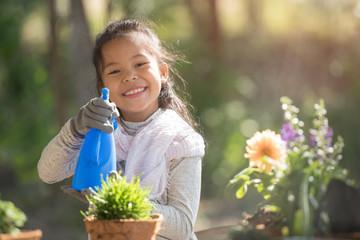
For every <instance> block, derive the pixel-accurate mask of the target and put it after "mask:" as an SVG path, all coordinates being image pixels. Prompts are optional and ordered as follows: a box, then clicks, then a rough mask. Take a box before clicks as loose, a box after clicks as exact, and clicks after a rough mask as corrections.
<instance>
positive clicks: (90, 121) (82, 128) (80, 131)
mask: <svg viewBox="0 0 360 240" xmlns="http://www.w3.org/2000/svg"><path fill="white" fill-rule="evenodd" d="M119 116H120V114H119V111H118V109H117V108H116V105H115V103H110V102H109V101H108V100H103V99H102V98H101V97H99V98H93V99H91V100H90V101H89V102H88V103H87V104H86V105H84V106H83V107H81V108H80V111H79V113H78V114H77V115H76V117H74V118H72V119H71V120H70V121H71V129H72V131H73V133H74V135H77V136H81V137H85V136H86V134H87V133H88V131H90V129H92V128H97V129H100V130H102V131H104V132H106V133H111V132H113V131H114V126H113V124H112V122H111V118H113V117H115V118H116V117H119Z"/></svg>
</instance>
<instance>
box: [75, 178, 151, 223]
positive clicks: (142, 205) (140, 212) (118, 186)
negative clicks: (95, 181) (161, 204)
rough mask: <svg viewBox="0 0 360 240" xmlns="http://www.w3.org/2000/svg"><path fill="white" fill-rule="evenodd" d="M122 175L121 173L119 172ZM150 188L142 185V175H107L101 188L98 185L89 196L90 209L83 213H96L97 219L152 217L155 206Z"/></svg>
mask: <svg viewBox="0 0 360 240" xmlns="http://www.w3.org/2000/svg"><path fill="white" fill-rule="evenodd" d="M119 175H120V173H119ZM149 193H150V189H148V188H143V187H141V186H140V177H136V178H132V179H131V181H130V183H128V182H127V180H126V177H122V178H121V177H118V178H116V177H115V176H113V177H109V176H108V177H107V178H106V181H104V180H102V184H101V188H99V187H96V191H94V190H92V194H91V196H90V197H88V201H89V202H90V206H89V209H88V210H87V211H86V212H85V213H84V212H82V214H83V215H84V216H85V217H86V216H90V215H94V216H95V218H96V219H97V220H110V219H144V220H145V219H150V218H151V211H152V210H153V206H152V204H151V202H150V201H149V198H148V195H149Z"/></svg>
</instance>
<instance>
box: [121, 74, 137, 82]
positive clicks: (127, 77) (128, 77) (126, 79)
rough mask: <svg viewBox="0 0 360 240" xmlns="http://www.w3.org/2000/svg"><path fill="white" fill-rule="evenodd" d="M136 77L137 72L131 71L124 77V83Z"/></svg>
mask: <svg viewBox="0 0 360 240" xmlns="http://www.w3.org/2000/svg"><path fill="white" fill-rule="evenodd" d="M136 79H137V76H136V74H135V73H130V74H128V75H127V76H126V77H125V78H124V79H123V83H128V82H130V81H134V80H136Z"/></svg>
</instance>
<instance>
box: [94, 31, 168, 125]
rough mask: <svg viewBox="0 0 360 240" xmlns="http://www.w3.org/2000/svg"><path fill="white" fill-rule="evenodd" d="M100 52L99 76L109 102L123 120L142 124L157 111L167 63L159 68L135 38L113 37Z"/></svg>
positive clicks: (165, 77)
mask: <svg viewBox="0 0 360 240" xmlns="http://www.w3.org/2000/svg"><path fill="white" fill-rule="evenodd" d="M101 50H102V51H101V52H102V63H103V65H102V74H101V77H102V80H103V84H104V86H103V87H107V88H108V89H109V90H110V100H111V101H112V102H114V103H115V104H116V106H117V107H118V108H119V109H120V112H121V116H122V118H123V119H124V120H126V121H131V122H142V121H145V120H146V119H147V118H148V117H149V116H151V115H152V114H153V113H154V112H155V111H156V110H157V109H158V108H159V104H158V96H159V93H160V90H161V83H163V82H165V81H167V78H168V66H167V64H166V63H162V64H161V65H159V64H158V61H157V59H156V58H155V57H154V56H152V55H150V54H149V53H148V52H147V51H146V49H145V48H144V47H143V44H142V43H141V41H139V40H136V39H135V38H134V39H133V38H129V37H122V38H115V39H113V40H111V41H109V42H107V43H106V44H105V45H104V46H103V47H102V49H101Z"/></svg>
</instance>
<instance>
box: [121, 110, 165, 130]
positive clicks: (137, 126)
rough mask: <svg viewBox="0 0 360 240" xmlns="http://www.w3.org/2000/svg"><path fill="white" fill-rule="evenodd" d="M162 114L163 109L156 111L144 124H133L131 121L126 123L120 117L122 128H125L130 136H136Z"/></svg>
mask: <svg viewBox="0 0 360 240" xmlns="http://www.w3.org/2000/svg"><path fill="white" fill-rule="evenodd" d="M161 112H162V109H161V108H159V109H158V110H157V111H155V112H154V113H153V114H152V115H151V116H150V117H148V118H147V119H146V120H145V121H143V122H131V121H126V120H124V119H123V118H122V117H120V124H121V126H122V127H123V128H124V130H125V131H126V132H127V133H128V134H129V135H132V136H133V135H135V134H136V132H137V131H138V130H139V129H140V128H142V127H143V126H145V125H147V124H148V123H149V122H151V121H152V120H153V119H154V118H156V117H157V116H159V114H160V113H161Z"/></svg>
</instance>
